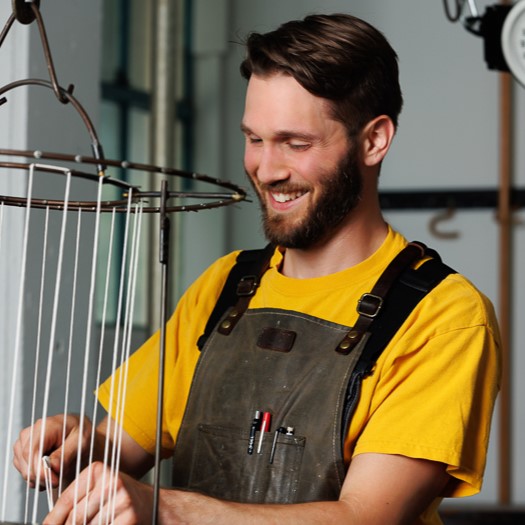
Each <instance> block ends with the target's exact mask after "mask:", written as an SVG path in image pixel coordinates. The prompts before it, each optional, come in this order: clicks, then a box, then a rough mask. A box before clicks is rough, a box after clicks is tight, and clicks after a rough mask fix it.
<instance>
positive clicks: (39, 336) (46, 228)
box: [24, 207, 49, 522]
mask: <svg viewBox="0 0 525 525" xmlns="http://www.w3.org/2000/svg"><path fill="white" fill-rule="evenodd" d="M48 234H49V207H47V208H46V214H45V220H44V239H43V242H42V264H41V267H42V272H41V274H40V299H39V304H38V322H37V332H36V350H35V370H34V372H33V397H32V402H31V419H30V420H29V421H30V422H31V428H30V432H29V450H33V442H34V437H35V436H34V428H33V425H34V424H35V420H36V417H35V414H36V403H37V390H38V373H39V369H40V342H41V341H42V314H43V311H44V306H43V305H44V286H45V277H46V259H47V257H46V255H47V241H48ZM32 467H33V462H32V461H30V462H28V464H27V478H26V479H30V478H31V470H32ZM38 483H39V482H38V481H37V485H38ZM29 489H30V486H29V483H27V484H26V502H25V512H24V522H27V519H28V517H29V499H30V492H29ZM36 500H37V498H35V501H36Z"/></svg>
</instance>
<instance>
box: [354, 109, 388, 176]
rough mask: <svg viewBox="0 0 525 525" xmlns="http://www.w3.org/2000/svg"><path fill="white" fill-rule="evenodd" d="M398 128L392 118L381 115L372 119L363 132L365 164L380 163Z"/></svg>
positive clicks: (373, 164)
mask: <svg viewBox="0 0 525 525" xmlns="http://www.w3.org/2000/svg"><path fill="white" fill-rule="evenodd" d="M395 133H396V129H395V126H394V123H393V122H392V119H391V118H390V117H388V116H386V115H380V116H379V117H376V118H375V119H373V120H371V121H370V122H369V123H368V124H366V126H365V127H364V128H363V132H362V135H361V136H362V142H361V144H362V155H363V157H362V159H363V163H364V164H365V166H370V167H371V166H375V165H377V164H380V163H381V161H382V160H383V159H384V158H385V155H386V154H387V153H388V150H389V149H390V144H391V143H392V140H393V138H394V135H395Z"/></svg>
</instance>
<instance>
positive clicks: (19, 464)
mask: <svg viewBox="0 0 525 525" xmlns="http://www.w3.org/2000/svg"><path fill="white" fill-rule="evenodd" d="M64 425H65V427H64ZM64 430H65V431H64ZM42 432H43V441H42V450H41V439H42V437H41V436H42ZM91 432H92V425H91V422H90V421H89V420H88V419H87V418H84V419H83V420H81V419H80V418H79V417H78V416H74V415H68V416H63V415H58V416H52V417H48V418H46V420H45V425H44V421H43V420H41V419H40V420H38V421H37V422H36V423H35V424H34V425H33V426H32V427H28V428H26V429H24V430H22V432H20V435H19V437H18V440H17V441H16V443H15V445H14V458H13V464H14V466H15V467H16V469H17V470H18V471H19V472H20V474H21V475H22V477H23V478H24V479H25V480H26V481H27V482H28V483H29V484H30V486H31V487H35V486H38V487H40V488H43V487H44V486H45V481H44V469H43V466H42V456H48V457H49V466H50V467H51V479H52V483H53V486H54V487H56V486H57V485H58V481H59V474H58V473H59V472H60V467H61V461H62V459H61V456H62V455H63V465H62V468H63V476H64V479H66V480H68V481H71V479H72V477H73V476H74V471H75V465H76V460H77V456H78V450H79V445H80V450H81V451H82V453H85V452H86V451H87V450H88V448H89V442H90V437H91ZM81 434H82V437H81V438H80V439H79V436H80V435H81ZM64 436H65V438H64ZM39 463H40V464H39ZM38 472H40V478H39V480H38V482H37V479H36V477H37V473H38Z"/></svg>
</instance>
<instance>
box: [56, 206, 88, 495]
mask: <svg viewBox="0 0 525 525" xmlns="http://www.w3.org/2000/svg"><path fill="white" fill-rule="evenodd" d="M81 231H82V210H81V209H79V210H78V219H77V236H76V243H75V261H74V265H73V288H72V291H71V317H70V324H69V344H68V350H67V364H66V390H65V393H64V411H63V413H64V422H63V426H62V443H64V441H65V440H66V435H67V421H66V420H67V416H68V413H69V387H70V384H71V363H72V356H73V334H74V321H75V307H76V296H77V282H78V263H79V254H80V232H81ZM64 453H65V450H64V447H62V449H61V452H60V475H59V481H58V495H59V497H60V495H61V494H62V487H63V483H64V460H65V457H64Z"/></svg>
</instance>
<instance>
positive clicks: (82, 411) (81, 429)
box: [73, 177, 103, 523]
mask: <svg viewBox="0 0 525 525" xmlns="http://www.w3.org/2000/svg"><path fill="white" fill-rule="evenodd" d="M102 185H103V178H102V177H99V184H98V191H97V205H96V212H95V232H94V236H93V256H92V267H91V282H90V289H89V306H88V308H89V311H88V321H87V330H86V346H85V349H84V367H83V377H82V393H81V402H80V422H79V434H78V446H77V451H80V450H82V435H83V433H84V417H85V413H86V395H87V382H88V366H89V356H90V345H91V324H92V322H93V304H94V299H95V284H96V271H97V254H98V242H99V230H100V208H101V200H102ZM81 464H82V457H81V454H77V465H76V476H75V477H76V478H78V476H79V475H80V468H81ZM86 490H87V489H86ZM74 501H75V504H74V506H73V523H76V522H77V501H78V484H77V483H75V489H74Z"/></svg>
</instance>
